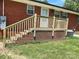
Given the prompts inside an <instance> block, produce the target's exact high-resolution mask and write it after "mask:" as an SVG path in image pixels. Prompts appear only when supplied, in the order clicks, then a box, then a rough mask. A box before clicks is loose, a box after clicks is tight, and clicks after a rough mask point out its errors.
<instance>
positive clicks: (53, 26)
mask: <svg viewBox="0 0 79 59" xmlns="http://www.w3.org/2000/svg"><path fill="white" fill-rule="evenodd" d="M54 28H55V16H54V17H53V24H52V38H53V36H54Z"/></svg>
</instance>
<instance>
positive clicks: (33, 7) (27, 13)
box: [27, 5, 35, 15]
mask: <svg viewBox="0 0 79 59" xmlns="http://www.w3.org/2000/svg"><path fill="white" fill-rule="evenodd" d="M29 6H32V5H27V14H28V15H33V14H35V6H32V7H33V9H32V10H33V14H29V12H28V10H29ZM30 10H31V9H30Z"/></svg>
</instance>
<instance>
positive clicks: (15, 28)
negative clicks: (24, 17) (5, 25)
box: [14, 25, 17, 35]
mask: <svg viewBox="0 0 79 59" xmlns="http://www.w3.org/2000/svg"><path fill="white" fill-rule="evenodd" d="M14 32H15V35H16V34H17V33H16V32H17V26H16V25H14Z"/></svg>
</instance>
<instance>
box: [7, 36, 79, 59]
mask: <svg viewBox="0 0 79 59" xmlns="http://www.w3.org/2000/svg"><path fill="white" fill-rule="evenodd" d="M78 39H79V38H74V37H70V38H67V39H66V40H58V41H49V42H44V43H29V44H25V45H15V46H12V45H10V46H8V48H9V49H11V50H13V51H14V52H15V53H16V54H19V55H23V56H25V57H26V59H79V40H78Z"/></svg>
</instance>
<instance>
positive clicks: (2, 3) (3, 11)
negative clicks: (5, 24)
mask: <svg viewBox="0 0 79 59" xmlns="http://www.w3.org/2000/svg"><path fill="white" fill-rule="evenodd" d="M2 6H3V7H2V10H3V12H2V16H4V0H3V3H2Z"/></svg>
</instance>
